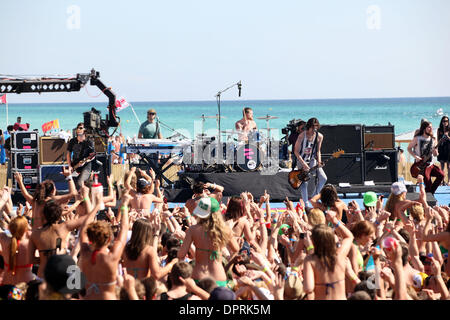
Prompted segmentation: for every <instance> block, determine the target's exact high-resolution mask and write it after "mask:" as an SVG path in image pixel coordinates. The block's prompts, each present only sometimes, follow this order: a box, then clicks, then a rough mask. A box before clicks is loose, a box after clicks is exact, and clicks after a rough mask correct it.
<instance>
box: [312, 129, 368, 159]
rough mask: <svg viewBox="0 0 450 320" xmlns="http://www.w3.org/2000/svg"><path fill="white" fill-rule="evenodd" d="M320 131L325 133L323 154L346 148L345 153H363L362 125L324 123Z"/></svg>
mask: <svg viewBox="0 0 450 320" xmlns="http://www.w3.org/2000/svg"><path fill="white" fill-rule="evenodd" d="M319 132H320V133H322V134H323V142H322V149H321V152H322V154H330V153H333V152H335V151H337V150H338V149H342V150H344V151H345V153H361V150H362V125H360V124H339V125H323V126H321V127H320V129H319Z"/></svg>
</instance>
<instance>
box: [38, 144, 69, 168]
mask: <svg viewBox="0 0 450 320" xmlns="http://www.w3.org/2000/svg"><path fill="white" fill-rule="evenodd" d="M39 149H40V150H39V151H40V164H41V165H55V164H65V163H67V161H66V153H67V143H66V141H65V140H64V139H61V138H56V137H41V138H40V148H39Z"/></svg>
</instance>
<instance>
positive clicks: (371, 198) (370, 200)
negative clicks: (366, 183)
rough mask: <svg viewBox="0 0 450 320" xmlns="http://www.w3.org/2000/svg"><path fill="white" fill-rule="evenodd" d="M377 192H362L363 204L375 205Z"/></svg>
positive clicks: (367, 205)
mask: <svg viewBox="0 0 450 320" xmlns="http://www.w3.org/2000/svg"><path fill="white" fill-rule="evenodd" d="M377 201H378V199H377V194H376V193H375V192H373V191H368V192H366V193H364V201H363V202H364V205H365V206H366V207H375V206H376V205H377Z"/></svg>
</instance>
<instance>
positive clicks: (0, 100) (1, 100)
mask: <svg viewBox="0 0 450 320" xmlns="http://www.w3.org/2000/svg"><path fill="white" fill-rule="evenodd" d="M6 103H7V102H6V94H4V95H1V96H0V104H6Z"/></svg>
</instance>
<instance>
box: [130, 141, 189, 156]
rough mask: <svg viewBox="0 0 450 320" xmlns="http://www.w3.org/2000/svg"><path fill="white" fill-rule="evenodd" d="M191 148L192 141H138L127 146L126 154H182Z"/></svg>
mask: <svg viewBox="0 0 450 320" xmlns="http://www.w3.org/2000/svg"><path fill="white" fill-rule="evenodd" d="M190 146H191V141H190V140H181V141H175V142H174V141H171V140H168V139H136V140H135V143H134V144H130V143H129V144H128V145H127V146H125V150H124V151H125V153H144V154H152V153H160V154H180V153H183V150H184V149H185V148H189V147H190Z"/></svg>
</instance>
